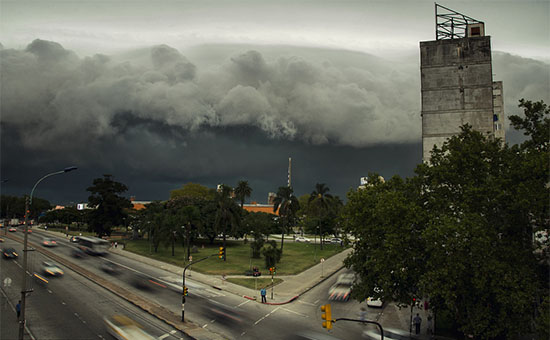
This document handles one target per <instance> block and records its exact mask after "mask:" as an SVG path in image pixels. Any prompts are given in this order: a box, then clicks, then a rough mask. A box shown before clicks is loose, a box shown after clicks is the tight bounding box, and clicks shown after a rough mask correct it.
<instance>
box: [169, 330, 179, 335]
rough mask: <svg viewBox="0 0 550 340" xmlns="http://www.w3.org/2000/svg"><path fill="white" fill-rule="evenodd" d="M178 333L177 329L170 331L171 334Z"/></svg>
mask: <svg viewBox="0 0 550 340" xmlns="http://www.w3.org/2000/svg"><path fill="white" fill-rule="evenodd" d="M177 332H178V331H176V330H175V329H173V330H171V331H170V334H176V333H177Z"/></svg>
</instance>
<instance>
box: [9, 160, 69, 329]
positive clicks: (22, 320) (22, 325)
mask: <svg viewBox="0 0 550 340" xmlns="http://www.w3.org/2000/svg"><path fill="white" fill-rule="evenodd" d="M76 169H77V167H76V166H70V167H68V168H65V169H63V170H60V171H56V172H52V173H51V174H47V175H46V176H44V177H42V178H41V179H39V180H38V181H37V182H36V183H35V184H34V186H33V187H32V190H31V194H30V196H29V197H28V198H27V199H26V200H25V227H24V229H23V232H24V236H23V237H24V241H23V280H22V282H23V284H22V288H21V318H20V319H19V340H23V336H24V332H25V322H26V320H25V301H26V297H27V293H28V292H31V291H27V243H28V233H27V232H28V218H29V206H30V205H32V195H33V193H34V189H36V186H37V185H38V183H40V182H42V181H43V180H45V179H46V178H48V177H51V176H54V175H61V174H64V173H66V172H69V171H73V170H76Z"/></svg>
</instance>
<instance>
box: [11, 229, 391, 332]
mask: <svg viewBox="0 0 550 340" xmlns="http://www.w3.org/2000/svg"><path fill="white" fill-rule="evenodd" d="M19 236H21V235H19ZM30 239H31V241H38V240H39V239H41V235H40V231H35V233H33V235H32V236H31V237H30ZM58 240H59V244H60V245H59V246H58V247H57V248H55V249H52V250H53V251H55V253H56V254H57V255H60V256H63V257H64V258H65V259H67V260H70V261H71V262H73V263H76V264H78V265H79V266H81V267H83V268H85V269H86V270H87V271H89V272H90V273H92V274H94V275H97V276H102V277H105V278H108V280H109V284H116V285H117V286H120V287H123V288H124V289H125V290H127V291H128V292H130V293H132V294H136V295H139V296H140V297H142V298H144V299H146V300H147V301H151V302H152V303H154V304H156V305H159V306H163V307H164V308H166V309H167V310H168V311H170V313H172V315H175V316H176V317H177V316H178V315H180V313H181V288H180V287H181V268H176V269H174V268H170V270H167V268H165V267H166V266H164V265H158V264H153V265H151V264H150V263H147V262H148V261H146V259H144V258H136V259H133V258H128V257H126V256H119V255H118V254H116V253H115V254H110V255H109V256H107V257H106V258H102V257H86V258H85V259H75V258H73V257H71V250H72V248H73V246H72V245H71V244H70V243H69V242H68V241H67V240H66V239H65V238H64V237H60V238H58ZM340 261H341V260H340ZM328 262H330V259H329V260H327V265H328V264H329V263H328ZM105 263H113V264H114V265H116V266H117V267H116V268H118V269H119V270H120V272H119V273H118V274H117V275H110V274H107V273H105V272H104V271H103V270H102V265H104V264H105ZM329 267H330V268H333V269H332V271H334V268H336V269H338V268H340V267H341V262H340V264H339V265H338V263H333V264H332V265H330V266H329ZM325 269H327V271H326V272H325V274H324V275H325V276H326V275H328V272H330V270H328V268H326V267H325ZM178 270H179V273H178ZM197 276H200V275H199V274H198V273H193V276H192V277H191V278H188V279H187V280H186V282H187V285H188V286H189V287H190V292H191V295H190V296H189V297H188V299H187V302H186V320H188V321H192V323H193V324H194V325H196V326H195V329H200V330H211V331H213V333H212V334H218V335H221V338H230V339H241V338H242V339H258V338H266V334H268V335H269V336H268V337H267V338H269V339H288V338H292V336H293V335H294V334H296V333H300V332H304V331H306V332H315V333H319V334H323V335H327V331H326V330H324V329H323V328H322V327H321V311H320V309H319V306H320V305H321V304H324V303H327V302H328V300H327V297H328V294H327V292H328V288H329V287H330V285H332V283H333V282H334V280H335V279H336V276H332V277H329V278H328V279H326V280H325V281H322V282H321V283H319V281H320V279H319V276H320V271H319V270H318V268H312V270H311V271H307V272H304V273H303V275H299V276H300V277H298V276H297V277H295V278H292V279H288V280H285V283H284V284H281V285H278V286H276V287H275V291H276V294H275V295H276V301H283V300H284V299H287V298H288V297H290V296H292V294H294V293H295V292H296V291H301V292H303V291H306V292H305V293H304V294H302V295H301V296H300V298H299V299H297V300H296V301H295V302H293V303H292V304H287V305H281V306H272V305H262V304H260V303H257V302H254V301H251V300H248V299H245V298H243V295H245V294H239V292H242V291H243V289H244V291H245V292H246V288H238V287H237V288H236V289H235V290H233V289H230V287H231V288H234V287H232V285H231V284H227V285H226V286H224V287H221V288H222V289H221V290H219V289H215V288H214V287H213V286H216V285H220V284H221V281H220V280H219V279H212V278H206V279H204V278H202V279H201V280H199V281H200V282H199V281H195V280H194V278H195V277H197ZM144 279H145V280H144ZM149 279H152V280H153V281H154V282H155V283H150V281H149ZM139 280H141V281H142V282H149V283H148V284H147V285H146V286H145V287H142V288H138V287H136V285H135V282H136V281H139ZM213 282H214V283H213ZM171 284H174V286H172V285H171ZM162 286H164V287H162ZM171 287H173V289H171ZM239 287H240V286H239ZM311 287H313V288H311ZM217 288H220V287H217ZM229 292H232V293H237V294H231V293H229ZM285 293H286V294H285ZM247 294H248V295H251V296H253V295H254V294H256V292H254V291H250V290H248V292H247ZM360 306H361V305H360V304H359V303H357V302H353V301H350V302H346V303H334V302H333V316H335V317H353V318H355V317H357V315H358V313H359V308H360ZM383 311H384V310H378V309H377V310H372V309H369V316H368V318H369V319H371V320H373V319H377V318H380V313H382V312H383ZM197 326H198V327H197ZM361 331H362V326H361V325H358V324H351V323H347V322H339V323H337V324H335V325H334V329H333V331H332V332H331V334H332V335H333V336H335V337H337V338H341V339H353V338H358V337H359V336H360V334H361ZM192 334H193V336H195V337H196V338H198V339H214V338H216V337H210V336H209V335H208V332H204V331H203V332H202V333H200V332H194V333H192Z"/></svg>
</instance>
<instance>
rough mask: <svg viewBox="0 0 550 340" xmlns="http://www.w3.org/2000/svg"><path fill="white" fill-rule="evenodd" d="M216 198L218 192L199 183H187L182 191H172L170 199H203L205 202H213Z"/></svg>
mask: <svg viewBox="0 0 550 340" xmlns="http://www.w3.org/2000/svg"><path fill="white" fill-rule="evenodd" d="M215 196H216V190H214V189H211V188H208V187H205V186H204V185H201V184H198V183H191V182H189V183H187V184H185V185H184V186H183V187H182V188H181V189H175V190H172V191H170V199H174V198H178V197H188V198H202V199H205V200H213V199H214V197H215Z"/></svg>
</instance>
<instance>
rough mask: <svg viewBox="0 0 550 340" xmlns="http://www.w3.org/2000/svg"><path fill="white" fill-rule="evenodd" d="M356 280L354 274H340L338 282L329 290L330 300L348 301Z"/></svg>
mask: <svg viewBox="0 0 550 340" xmlns="http://www.w3.org/2000/svg"><path fill="white" fill-rule="evenodd" d="M354 281H355V275H354V274H340V276H338V279H337V280H336V283H335V284H333V285H332V287H330V289H329V291H328V298H329V300H333V301H348V300H349V298H350V297H351V286H352V285H353V282H354Z"/></svg>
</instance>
